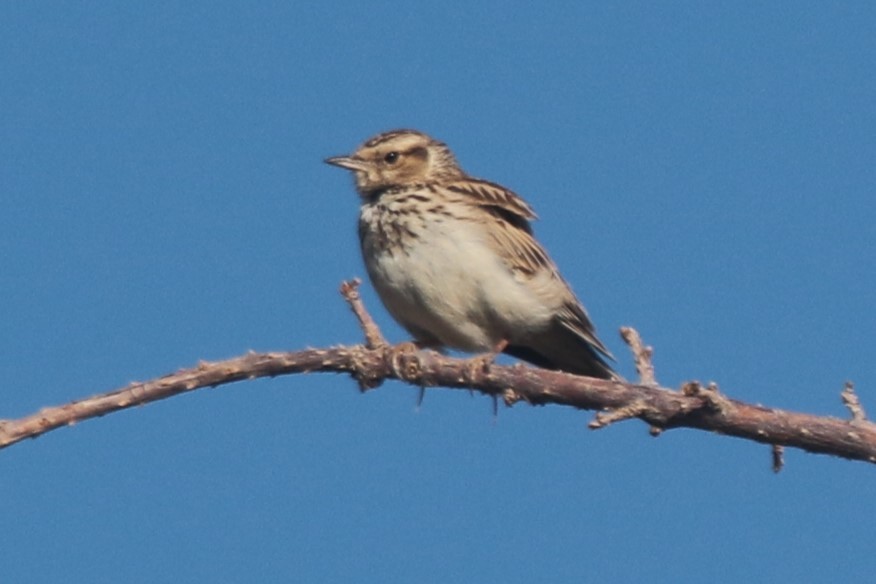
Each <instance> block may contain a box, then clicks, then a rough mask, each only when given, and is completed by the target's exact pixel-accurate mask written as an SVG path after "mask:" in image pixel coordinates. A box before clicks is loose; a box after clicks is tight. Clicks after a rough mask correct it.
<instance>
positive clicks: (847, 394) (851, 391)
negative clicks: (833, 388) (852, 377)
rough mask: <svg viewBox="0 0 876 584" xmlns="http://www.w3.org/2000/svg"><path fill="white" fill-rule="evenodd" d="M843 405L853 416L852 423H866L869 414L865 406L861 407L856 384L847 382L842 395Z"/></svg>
mask: <svg viewBox="0 0 876 584" xmlns="http://www.w3.org/2000/svg"><path fill="white" fill-rule="evenodd" d="M840 397H841V398H842V400H843V403H844V404H845V405H846V407H847V408H848V410H849V412H851V414H852V422H866V421H867V413H866V412H865V411H864V406H862V405H861V400H859V399H858V394H857V393H855V384H854V383H852V382H851V381H846V386H845V388H844V389H843V391H842V393H840Z"/></svg>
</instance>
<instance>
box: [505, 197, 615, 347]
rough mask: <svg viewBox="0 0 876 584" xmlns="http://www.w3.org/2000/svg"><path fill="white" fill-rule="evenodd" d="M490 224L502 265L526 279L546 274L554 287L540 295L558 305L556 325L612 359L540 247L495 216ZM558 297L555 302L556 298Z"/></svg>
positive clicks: (520, 229) (533, 239) (528, 233)
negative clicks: (550, 297) (553, 299)
mask: <svg viewBox="0 0 876 584" xmlns="http://www.w3.org/2000/svg"><path fill="white" fill-rule="evenodd" d="M492 219H493V221H494V224H493V225H491V226H490V229H489V230H488V233H489V234H490V240H491V242H492V244H493V249H494V250H495V251H496V253H498V255H499V256H500V257H501V258H502V260H503V261H504V262H505V265H507V266H508V268H509V269H510V270H511V271H512V272H514V273H515V274H518V275H520V276H522V277H524V278H527V279H530V280H532V279H535V278H536V277H538V276H540V275H542V274H544V272H549V273H550V277H551V278H552V279H553V280H554V281H555V282H556V283H557V284H558V286H550V287H548V288H543V290H544V292H543V293H544V294H547V295H548V296H553V297H554V298H556V300H557V301H558V302H559V304H560V308H559V310H558V311H557V314H556V319H557V321H558V322H559V323H560V324H561V325H562V326H563V327H565V328H566V329H568V330H569V331H571V332H572V333H574V334H575V335H577V336H578V337H580V338H581V339H583V340H584V341H586V342H587V343H588V344H589V345H591V346H592V347H593V348H594V349H596V350H597V351H599V352H600V353H602V354H603V355H605V356H606V357H608V358H609V359H612V360H613V359H614V356H613V355H612V354H611V351H609V350H608V347H606V346H605V345H604V344H602V341H600V340H599V338H598V337H597V336H596V329H595V327H594V326H593V323H592V322H591V321H590V317H589V316H587V311H586V310H585V309H584V307H583V306H582V305H581V303H580V302H579V301H578V299H577V298H576V297H575V293H574V292H572V289H571V288H570V287H569V284H568V283H566V281H565V280H564V279H563V277H562V276H561V275H560V273H559V270H557V267H556V265H555V264H554V262H553V261H552V260H551V259H550V257H549V256H548V255H547V252H546V251H545V250H544V248H543V247H541V245H539V243H538V242H537V241H536V240H535V238H534V237H533V236H532V233H531V232H529V231H528V230H525V229H522V228H520V227H517V226H515V225H514V224H513V223H511V222H509V221H507V220H506V219H505V218H504V217H502V216H501V215H498V214H493V215H492ZM557 294H559V295H561V298H557V297H556V295H557Z"/></svg>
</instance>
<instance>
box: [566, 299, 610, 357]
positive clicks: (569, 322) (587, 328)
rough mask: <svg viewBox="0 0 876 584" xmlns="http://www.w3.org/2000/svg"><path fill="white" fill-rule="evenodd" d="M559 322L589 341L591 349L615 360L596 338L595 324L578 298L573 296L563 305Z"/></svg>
mask: <svg viewBox="0 0 876 584" xmlns="http://www.w3.org/2000/svg"><path fill="white" fill-rule="evenodd" d="M557 320H558V321H559V322H560V324H562V325H563V326H564V327H566V328H567V329H569V330H570V331H572V332H573V333H575V334H576V335H578V336H579V337H581V338H582V339H584V340H585V341H587V343H589V344H590V346H591V347H593V348H594V349H596V350H598V351H599V352H600V353H602V354H603V355H605V356H606V357H608V358H609V359H611V360H612V361H614V360H615V358H614V355H612V354H611V351H609V350H608V347H606V346H605V345H603V344H602V341H600V340H599V337H597V336H596V329H595V327H594V326H593V323H592V322H590V317H589V316H587V311H586V310H584V307H583V306H582V305H581V303H580V302H578V299H577V298H575V297H574V296H572V298H571V299H570V300H569V301H568V302H566V303H565V304H564V305H563V307H562V308H561V309H560V311H559V313H558V314H557Z"/></svg>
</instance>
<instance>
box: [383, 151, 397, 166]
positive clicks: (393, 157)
mask: <svg viewBox="0 0 876 584" xmlns="http://www.w3.org/2000/svg"><path fill="white" fill-rule="evenodd" d="M383 160H384V161H385V162H386V163H387V164H395V163H396V161H398V152H388V153H387V154H386V156H384V157H383Z"/></svg>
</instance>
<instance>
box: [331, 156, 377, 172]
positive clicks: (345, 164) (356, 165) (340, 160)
mask: <svg viewBox="0 0 876 584" xmlns="http://www.w3.org/2000/svg"><path fill="white" fill-rule="evenodd" d="M325 163H326V164H331V165H332V166H340V167H341V168H346V169H348V170H366V169H367V168H368V164H367V163H366V162H365V161H364V160H361V159H359V158H353V157H352V156H333V157H332V158H326V159H325Z"/></svg>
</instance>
